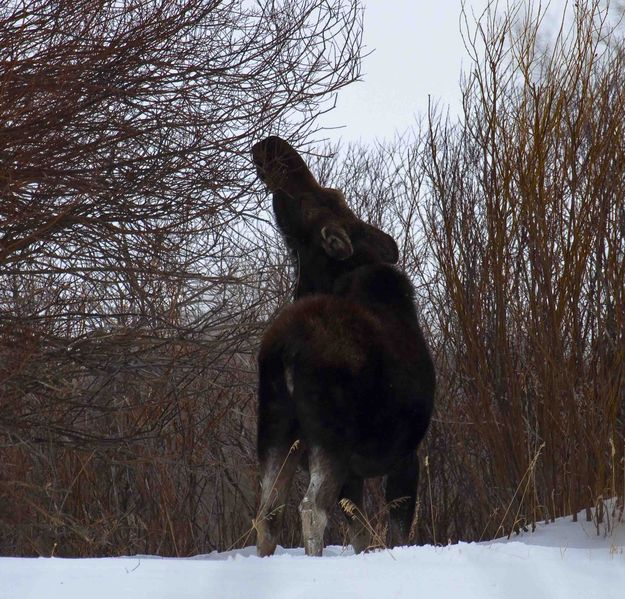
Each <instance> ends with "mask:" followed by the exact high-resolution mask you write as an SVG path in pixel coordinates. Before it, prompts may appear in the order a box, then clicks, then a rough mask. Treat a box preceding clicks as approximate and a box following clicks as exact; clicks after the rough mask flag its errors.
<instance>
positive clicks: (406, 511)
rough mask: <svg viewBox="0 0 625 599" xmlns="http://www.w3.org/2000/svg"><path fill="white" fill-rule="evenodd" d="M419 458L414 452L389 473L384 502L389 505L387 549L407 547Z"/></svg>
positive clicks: (415, 493) (413, 508) (414, 501)
mask: <svg viewBox="0 0 625 599" xmlns="http://www.w3.org/2000/svg"><path fill="white" fill-rule="evenodd" d="M418 481H419V458H418V456H417V452H416V451H414V452H412V453H411V454H410V455H408V456H406V457H405V458H404V459H403V460H401V461H400V462H399V463H398V464H396V465H395V467H394V468H393V469H392V470H391V472H389V474H388V477H387V479H386V501H387V503H388V504H389V527H388V528H389V547H398V546H402V545H407V544H408V541H409V536H410V526H411V525H412V519H413V517H414V513H415V506H416V500H417V483H418Z"/></svg>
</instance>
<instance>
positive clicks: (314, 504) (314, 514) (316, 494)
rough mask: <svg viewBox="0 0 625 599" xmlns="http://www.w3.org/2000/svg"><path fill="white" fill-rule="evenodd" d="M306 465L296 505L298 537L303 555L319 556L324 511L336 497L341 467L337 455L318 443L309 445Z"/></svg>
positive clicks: (325, 521) (341, 476) (341, 473)
mask: <svg viewBox="0 0 625 599" xmlns="http://www.w3.org/2000/svg"><path fill="white" fill-rule="evenodd" d="M308 467H309V471H310V483H309V485H308V489H307V490H306V494H305V495H304V499H302V502H301V503H300V505H299V512H300V515H301V518H302V538H303V541H304V550H305V552H306V555H315V556H321V554H322V552H323V533H324V532H325V529H326V524H327V523H328V511H329V510H330V509H331V508H332V506H333V505H334V504H335V503H336V500H337V498H338V494H339V490H340V489H341V486H342V484H343V479H344V467H343V465H342V462H341V460H340V459H338V458H337V457H336V456H334V455H332V454H331V453H330V452H328V451H327V450H324V449H322V448H320V447H312V448H311V450H310V452H309V455H308Z"/></svg>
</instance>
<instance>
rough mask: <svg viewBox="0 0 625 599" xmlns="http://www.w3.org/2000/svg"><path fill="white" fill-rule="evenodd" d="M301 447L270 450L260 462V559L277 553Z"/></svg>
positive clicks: (258, 540) (257, 532)
mask: <svg viewBox="0 0 625 599" xmlns="http://www.w3.org/2000/svg"><path fill="white" fill-rule="evenodd" d="M300 456H301V447H299V445H297V444H295V445H294V446H291V447H283V448H281V449H278V448H271V449H269V450H268V451H267V453H266V455H265V456H264V459H263V460H262V461H261V467H260V470H261V482H260V485H261V492H260V506H259V508H258V514H257V516H256V521H255V525H256V552H257V554H258V555H259V556H260V557H265V556H267V555H272V554H273V552H274V551H275V550H276V545H277V544H278V538H279V535H280V530H281V529H282V521H283V519H284V506H285V504H286V500H287V496H288V492H289V487H290V486H291V481H292V480H293V476H294V475H295V471H296V470H297V465H298V463H299V460H300Z"/></svg>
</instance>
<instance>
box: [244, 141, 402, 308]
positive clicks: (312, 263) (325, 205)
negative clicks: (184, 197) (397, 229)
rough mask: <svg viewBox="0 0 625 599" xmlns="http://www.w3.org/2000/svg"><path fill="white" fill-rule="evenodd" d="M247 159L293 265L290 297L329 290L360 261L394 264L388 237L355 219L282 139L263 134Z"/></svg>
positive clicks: (396, 253) (394, 250)
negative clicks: (265, 193)
mask: <svg viewBox="0 0 625 599" xmlns="http://www.w3.org/2000/svg"><path fill="white" fill-rule="evenodd" d="M252 158H253V160H254V164H255V165H256V170H257V173H258V177H259V178H260V179H261V180H262V181H263V182H264V183H265V185H266V186H267V188H268V189H269V191H270V192H272V193H273V210H274V213H275V215H276V221H277V224H278V227H279V229H280V231H281V232H282V235H283V236H284V239H285V242H286V244H287V246H288V248H289V250H290V252H291V255H292V257H293V259H294V262H295V264H296V267H297V269H298V273H297V279H298V286H297V289H296V292H295V297H296V298H299V297H302V296H304V295H307V294H309V293H318V292H330V291H331V290H332V287H333V284H334V282H335V281H336V280H337V279H338V278H339V277H340V276H341V275H342V274H344V273H346V272H350V271H351V270H353V269H354V268H356V267H358V266H360V265H363V264H375V263H380V262H381V263H388V264H395V263H396V262H397V260H398V258H399V251H398V249H397V244H396V243H395V241H394V240H393V238H392V237H391V236H390V235H387V234H386V233H384V232H383V231H381V230H380V229H377V228H376V227H374V226H372V225H370V224H368V223H366V222H364V221H362V220H361V219H359V218H358V217H357V216H356V215H355V214H354V213H353V212H352V211H351V210H350V208H349V207H348V205H347V203H346V201H345V197H344V196H343V193H342V192H341V191H339V190H338V189H332V188H329V187H323V186H321V185H320V184H319V183H318V182H317V180H316V179H315V177H314V176H313V174H312V173H311V172H310V169H309V168H308V166H307V165H306V163H305V162H304V160H303V159H302V157H301V156H300V155H299V154H298V152H297V151H296V150H295V149H294V148H293V147H292V146H291V145H290V144H289V143H288V142H287V141H285V140H283V139H281V138H279V137H275V136H272V137H268V138H266V139H264V140H263V141H261V142H258V143H257V144H255V145H254V146H253V147H252Z"/></svg>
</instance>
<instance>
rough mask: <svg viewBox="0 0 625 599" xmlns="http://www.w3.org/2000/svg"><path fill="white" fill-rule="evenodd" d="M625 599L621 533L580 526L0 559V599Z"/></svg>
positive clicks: (567, 523) (562, 522) (624, 532)
mask: <svg viewBox="0 0 625 599" xmlns="http://www.w3.org/2000/svg"><path fill="white" fill-rule="evenodd" d="M85 597H86V598H88V599H125V598H126V597H128V598H132V599H141V598H143V597H146V598H147V597H149V598H150V599H159V598H179V597H180V598H189V599H195V598H198V599H199V598H200V597H201V598H202V599H264V598H267V599H282V598H284V599H286V598H288V599H305V598H315V599H333V598H335V597H336V598H341V599H369V598H371V599H373V598H375V599H386V598H389V599H395V598H397V599H408V598H411V599H412V598H415V597H424V598H425V597H427V598H428V599H430V598H431V599H447V598H450V599H451V598H453V599H473V598H479V599H495V598H500V597H501V598H503V597H505V598H506V599H517V598H518V599H526V598H532V599H534V598H539V599H543V598H544V599H560V598H562V599H575V598H579V599H592V598H595V597H596V598H601V599H625V525H624V524H619V525H617V526H611V531H610V532H609V533H606V532H605V530H604V529H603V527H602V529H601V530H600V532H599V534H597V529H596V528H595V526H594V524H593V523H592V522H586V521H585V520H583V519H582V518H581V517H580V519H579V521H578V522H572V521H571V519H570V518H561V519H559V520H557V521H556V522H555V523H553V524H548V525H545V524H542V525H539V526H538V528H537V529H536V532H534V533H530V532H528V533H521V534H520V535H518V536H515V537H513V538H511V539H510V540H507V539H498V540H496V541H488V542H484V543H458V544H456V545H448V546H446V547H433V546H423V547H401V548H395V549H392V550H381V551H376V552H372V553H367V554H362V555H354V554H353V552H352V551H351V549H349V548H343V547H334V546H333V547H327V548H326V549H324V556H323V557H321V558H310V557H306V556H305V555H304V553H303V550H302V549H282V548H279V550H278V551H277V552H276V555H275V556H273V557H270V558H258V557H256V555H255V549H254V548H253V547H247V548H245V549H241V550H236V551H228V552H224V553H212V554H209V555H203V556H197V557H194V558H188V559H174V558H160V557H153V556H139V555H138V556H134V557H117V558H99V559H60V558H0V598H1V599H56V598H63V599H79V598H80V599H83V598H85Z"/></svg>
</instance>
